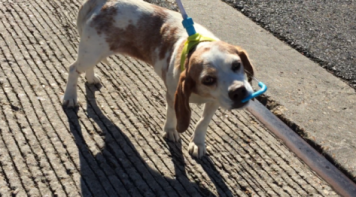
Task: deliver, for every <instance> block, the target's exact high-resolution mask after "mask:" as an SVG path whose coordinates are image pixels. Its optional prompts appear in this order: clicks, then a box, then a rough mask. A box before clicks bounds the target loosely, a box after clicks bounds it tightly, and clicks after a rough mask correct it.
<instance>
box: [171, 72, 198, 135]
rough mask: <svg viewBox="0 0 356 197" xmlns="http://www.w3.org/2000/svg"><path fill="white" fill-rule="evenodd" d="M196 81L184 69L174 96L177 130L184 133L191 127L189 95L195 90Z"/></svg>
mask: <svg viewBox="0 0 356 197" xmlns="http://www.w3.org/2000/svg"><path fill="white" fill-rule="evenodd" d="M194 86H195V82H194V81H193V79H192V78H190V77H189V76H187V71H186V70H185V71H183V72H182V73H181V75H180V77H179V82H178V87H177V90H176V93H175V97H174V109H175V112H176V118H177V128H176V129H177V131H178V132H179V133H183V132H184V131H186V130H187V129H188V127H189V123H190V115H191V110H190V107H189V97H190V94H191V93H192V91H193V88H194Z"/></svg>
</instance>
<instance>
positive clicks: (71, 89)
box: [63, 43, 103, 107]
mask: <svg viewBox="0 0 356 197" xmlns="http://www.w3.org/2000/svg"><path fill="white" fill-rule="evenodd" d="M91 50H93V51H91ZM102 57H103V56H102V54H101V53H98V51H97V50H96V49H95V48H91V47H87V46H86V47H85V46H83V44H82V43H80V45H79V50H78V58H77V60H76V61H75V62H74V63H73V64H72V65H71V66H70V67H69V73H68V82H67V87H66V90H65V93H64V97H63V106H64V107H74V106H77V105H78V103H77V83H78V77H79V75H80V74H81V73H84V72H86V77H87V80H88V82H89V83H99V79H98V78H97V77H96V76H95V74H94V67H95V65H96V64H97V63H98V62H100V60H101V58H102Z"/></svg>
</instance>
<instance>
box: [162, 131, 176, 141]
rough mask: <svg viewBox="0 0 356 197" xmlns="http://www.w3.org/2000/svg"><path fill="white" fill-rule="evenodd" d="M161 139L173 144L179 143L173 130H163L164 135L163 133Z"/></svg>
mask: <svg viewBox="0 0 356 197" xmlns="http://www.w3.org/2000/svg"><path fill="white" fill-rule="evenodd" d="M163 137H164V138H165V139H167V140H170V141H173V142H179V141H180V135H179V133H178V132H177V131H176V130H175V129H165V133H164V135H163Z"/></svg>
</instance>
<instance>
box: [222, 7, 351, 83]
mask: <svg viewBox="0 0 356 197" xmlns="http://www.w3.org/2000/svg"><path fill="white" fill-rule="evenodd" d="M223 1H224V2H226V3H229V4H230V5H231V6H233V7H235V8H236V9H238V10H239V11H241V12H242V13H243V14H245V15H246V16H248V17H249V18H251V19H252V20H254V21H255V22H257V23H258V24H259V25H261V26H262V27H263V28H265V29H266V30H268V31H270V32H271V33H273V34H274V35H275V36H277V37H278V38H279V39H281V40H283V41H285V42H287V43H288V44H290V45H291V46H292V47H293V48H295V49H297V50H298V51H299V52H301V53H302V54H303V55H306V56H307V57H309V58H311V59H313V60H314V61H316V62H317V63H319V64H320V65H321V66H322V67H324V68H326V69H327V70H329V71H330V72H332V73H333V74H334V75H336V76H338V77H340V78H341V79H343V80H345V81H346V82H347V83H348V84H349V85H350V86H351V87H353V88H356V13H355V12H356V1H355V0H334V1H327V0H309V1H303V0H284V1H268V0H223Z"/></svg>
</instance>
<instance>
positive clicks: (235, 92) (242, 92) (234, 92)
mask: <svg viewBox="0 0 356 197" xmlns="http://www.w3.org/2000/svg"><path fill="white" fill-rule="evenodd" d="M246 94H247V90H246V87H245V86H244V85H240V86H237V87H235V88H233V89H231V90H230V91H229V97H230V99H231V100H232V101H235V102H236V101H241V100H242V99H244V98H245V97H246Z"/></svg>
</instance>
